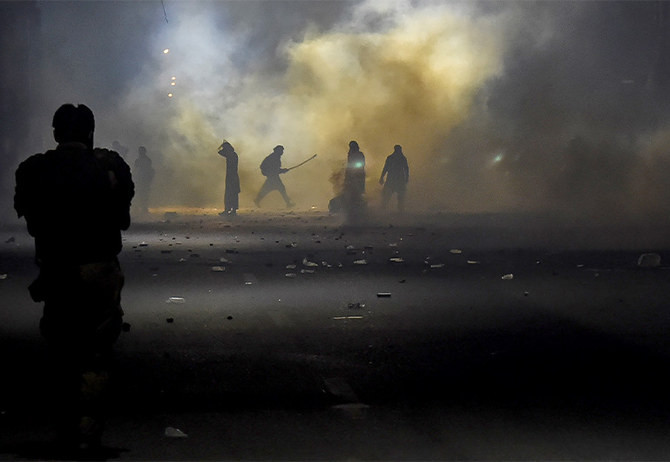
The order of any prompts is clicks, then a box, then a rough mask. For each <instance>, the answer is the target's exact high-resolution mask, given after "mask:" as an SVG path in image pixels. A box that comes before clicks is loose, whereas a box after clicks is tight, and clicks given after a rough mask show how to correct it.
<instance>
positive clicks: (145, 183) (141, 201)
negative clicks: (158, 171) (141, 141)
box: [133, 146, 155, 216]
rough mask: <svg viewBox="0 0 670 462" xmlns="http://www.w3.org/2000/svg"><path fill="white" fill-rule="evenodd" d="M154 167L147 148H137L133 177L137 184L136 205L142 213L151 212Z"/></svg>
mask: <svg viewBox="0 0 670 462" xmlns="http://www.w3.org/2000/svg"><path fill="white" fill-rule="evenodd" d="M154 173H155V172H154V168H153V165H152V164H151V159H150V158H149V156H148V155H147V148H145V147H144V146H140V147H139V148H137V159H135V165H133V178H134V179H135V186H136V192H137V195H136V207H137V210H138V211H139V213H140V214H141V215H144V216H146V215H148V214H149V196H150V195H151V183H152V182H153V180H154Z"/></svg>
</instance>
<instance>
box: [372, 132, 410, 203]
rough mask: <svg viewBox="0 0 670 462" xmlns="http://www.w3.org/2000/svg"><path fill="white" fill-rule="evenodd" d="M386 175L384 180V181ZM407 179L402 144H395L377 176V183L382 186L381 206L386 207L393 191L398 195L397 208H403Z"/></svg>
mask: <svg viewBox="0 0 670 462" xmlns="http://www.w3.org/2000/svg"><path fill="white" fill-rule="evenodd" d="M384 177H386V182H384ZM408 181H409V166H408V164H407V157H405V155H404V154H403V152H402V146H400V145H399V144H396V145H395V146H394V148H393V153H392V154H391V155H390V156H388V157H387V158H386V162H384V168H383V169H382V174H381V176H380V177H379V184H381V185H383V186H384V189H383V190H382V206H383V207H384V208H386V207H387V205H388V203H389V200H391V196H392V195H393V194H394V193H395V194H396V195H397V197H398V210H399V211H401V212H402V211H403V210H404V209H405V191H406V190H407V182H408Z"/></svg>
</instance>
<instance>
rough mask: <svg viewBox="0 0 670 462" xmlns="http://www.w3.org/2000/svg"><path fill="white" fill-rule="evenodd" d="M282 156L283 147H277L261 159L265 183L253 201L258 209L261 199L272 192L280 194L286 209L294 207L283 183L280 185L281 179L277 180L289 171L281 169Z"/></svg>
mask: <svg viewBox="0 0 670 462" xmlns="http://www.w3.org/2000/svg"><path fill="white" fill-rule="evenodd" d="M283 154H284V146H282V145H277V146H275V147H274V149H273V150H272V153H271V154H270V155H268V156H267V157H266V158H265V159H263V162H261V173H262V174H263V176H265V183H263V186H262V187H261V189H260V191H258V195H257V196H256V199H254V204H256V207H260V206H261V201H262V200H263V198H264V197H265V196H267V195H268V193H270V192H272V191H279V194H281V196H282V198H283V199H284V202H286V207H289V208H291V207H293V206H294V205H295V203H294V202H293V201H292V200H291V198H290V197H289V196H288V194H287V193H286V187H285V186H284V183H282V181H281V178H279V175H281V174H282V173H286V172H288V171H289V169H288V168H282V166H281V156H282V155H283Z"/></svg>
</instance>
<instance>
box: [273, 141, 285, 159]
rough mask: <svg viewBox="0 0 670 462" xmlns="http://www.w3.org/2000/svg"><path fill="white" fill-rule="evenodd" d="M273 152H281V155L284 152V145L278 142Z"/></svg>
mask: <svg viewBox="0 0 670 462" xmlns="http://www.w3.org/2000/svg"><path fill="white" fill-rule="evenodd" d="M272 152H273V153H275V154H279V155H280V156H281V155H282V154H284V146H282V145H281V144H278V145H277V146H275V147H274V149H273V150H272Z"/></svg>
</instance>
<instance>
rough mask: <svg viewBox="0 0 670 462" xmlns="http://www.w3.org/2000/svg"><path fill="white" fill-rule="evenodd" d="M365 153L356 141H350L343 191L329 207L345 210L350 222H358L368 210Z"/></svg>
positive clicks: (331, 209) (330, 208)
mask: <svg viewBox="0 0 670 462" xmlns="http://www.w3.org/2000/svg"><path fill="white" fill-rule="evenodd" d="M364 194H365V155H363V153H362V152H361V150H360V148H359V146H358V143H357V142H356V141H350V142H349V152H348V154H347V163H346V166H345V168H344V181H343V184H342V193H341V194H340V195H339V196H337V197H335V198H334V199H332V200H331V201H330V203H329V204H328V209H329V210H330V211H331V212H333V211H335V210H341V211H344V212H345V214H346V216H347V220H348V221H349V222H352V223H353V222H358V221H360V220H361V219H362V218H363V215H364V213H365V211H366V204H365V198H364Z"/></svg>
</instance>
